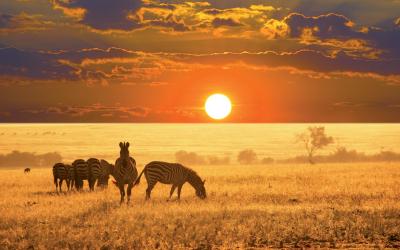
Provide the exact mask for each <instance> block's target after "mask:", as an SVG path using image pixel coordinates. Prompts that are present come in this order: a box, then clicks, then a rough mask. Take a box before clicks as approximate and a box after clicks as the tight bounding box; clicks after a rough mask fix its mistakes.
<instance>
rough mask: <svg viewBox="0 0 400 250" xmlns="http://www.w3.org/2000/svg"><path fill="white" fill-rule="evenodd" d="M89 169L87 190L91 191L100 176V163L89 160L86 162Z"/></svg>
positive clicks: (92, 159) (96, 160) (95, 160)
mask: <svg viewBox="0 0 400 250" xmlns="http://www.w3.org/2000/svg"><path fill="white" fill-rule="evenodd" d="M86 162H87V164H88V168H89V179H88V181H89V188H90V190H91V191H93V190H94V185H95V184H96V181H97V180H98V179H99V178H100V175H101V165H100V161H99V160H98V159H96V158H90V159H89V160H87V161H86Z"/></svg>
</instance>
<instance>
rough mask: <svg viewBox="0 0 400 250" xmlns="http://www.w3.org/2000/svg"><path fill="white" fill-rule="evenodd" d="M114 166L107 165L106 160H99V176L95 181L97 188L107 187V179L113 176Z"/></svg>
mask: <svg viewBox="0 0 400 250" xmlns="http://www.w3.org/2000/svg"><path fill="white" fill-rule="evenodd" d="M113 170H114V164H110V163H108V162H107V161H106V160H100V176H99V179H98V181H97V186H98V187H103V188H105V187H107V186H108V179H109V178H110V175H112V174H113Z"/></svg>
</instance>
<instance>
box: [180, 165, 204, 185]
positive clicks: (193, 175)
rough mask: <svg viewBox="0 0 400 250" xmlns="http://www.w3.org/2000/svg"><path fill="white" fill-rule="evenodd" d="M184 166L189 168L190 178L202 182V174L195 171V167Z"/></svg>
mask: <svg viewBox="0 0 400 250" xmlns="http://www.w3.org/2000/svg"><path fill="white" fill-rule="evenodd" d="M184 168H186V169H187V170H188V174H189V176H190V178H191V179H192V180H194V181H196V182H197V181H200V182H202V181H201V178H200V176H199V175H198V174H197V172H196V171H194V170H193V169H191V168H188V167H184ZM195 179H196V180H195Z"/></svg>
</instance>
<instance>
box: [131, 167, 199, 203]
mask: <svg viewBox="0 0 400 250" xmlns="http://www.w3.org/2000/svg"><path fill="white" fill-rule="evenodd" d="M143 173H144V176H145V177H146V181H147V189H146V200H147V199H150V194H151V190H152V189H153V188H154V186H155V185H156V183H157V182H161V183H163V184H172V187H171V191H170V193H169V199H171V197H172V194H173V193H174V191H175V189H176V188H178V200H179V199H180V198H181V190H182V186H183V184H185V183H186V182H189V184H190V185H192V187H193V188H194V189H195V190H196V195H197V196H198V197H199V198H201V199H205V198H206V197H207V194H206V189H205V187H204V183H205V180H204V181H202V180H201V178H200V176H199V175H198V174H197V173H196V172H195V171H194V170H192V169H190V168H187V167H185V166H182V165H181V164H179V163H168V162H162V161H153V162H150V163H149V164H147V165H146V166H145V167H144V169H143V171H142V172H141V173H140V175H139V177H138V178H137V179H136V181H135V185H137V184H139V182H140V177H141V176H142V174H143Z"/></svg>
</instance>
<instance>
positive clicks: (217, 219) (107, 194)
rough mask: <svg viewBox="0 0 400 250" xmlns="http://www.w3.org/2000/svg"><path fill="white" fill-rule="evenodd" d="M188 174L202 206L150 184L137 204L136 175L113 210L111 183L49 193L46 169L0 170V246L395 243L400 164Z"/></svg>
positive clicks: (399, 227)
mask: <svg viewBox="0 0 400 250" xmlns="http://www.w3.org/2000/svg"><path fill="white" fill-rule="evenodd" d="M195 169H196V170H197V171H198V172H199V174H200V175H201V176H202V177H205V178H206V180H207V181H206V188H207V192H208V196H209V197H208V199H207V200H205V201H203V200H199V199H197V198H196V197H195V196H194V191H193V189H192V188H191V187H190V186H189V185H188V184H186V185H185V186H184V188H183V197H182V201H181V202H166V198H167V197H168V194H169V188H170V187H169V186H166V185H162V184H157V185H156V187H155V189H154V190H153V193H152V200H151V201H149V202H145V201H144V197H145V188H146V186H147V184H146V181H145V178H143V179H142V180H141V184H140V185H139V186H138V187H136V188H134V189H133V202H132V204H131V205H130V206H127V205H126V204H124V205H123V206H121V207H120V206H119V192H118V190H117V188H115V187H114V186H113V185H110V187H109V188H108V189H107V190H105V191H95V192H88V191H85V192H81V193H77V192H71V193H68V194H61V195H57V194H56V193H55V192H54V190H55V187H54V185H53V182H52V176H51V169H50V168H49V169H33V170H32V172H31V173H30V174H28V175H25V174H24V173H23V170H22V169H18V170H1V171H0V249H16V248H17V249H23V248H24V249H26V248H28V247H31V246H33V247H34V248H35V249H37V248H43V249H45V248H46V249H47V248H57V249H68V248H70V249H81V248H89V249H99V248H102V249H118V248H120V249H126V248H135V249H155V248H162V249H166V248H169V249H171V248H175V249H181V248H190V249H192V248H197V249H209V248H218V249H231V248H235V247H239V248H264V247H323V248H324V247H355V248H366V247H400V202H399V198H400V188H399V187H400V164H390V163H368V164H321V165H315V166H309V165H270V166H213V167H195ZM139 171H141V169H139ZM87 189H88V188H87V183H85V190H87Z"/></svg>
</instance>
